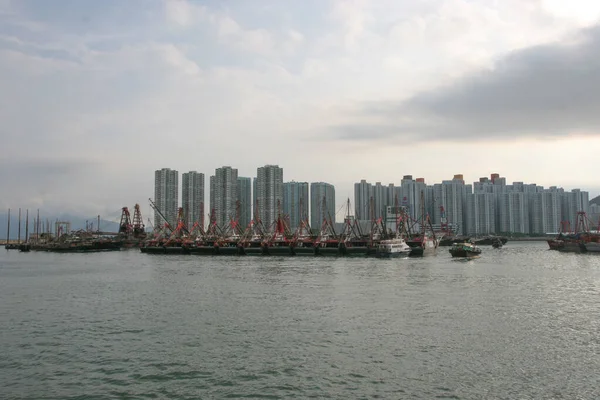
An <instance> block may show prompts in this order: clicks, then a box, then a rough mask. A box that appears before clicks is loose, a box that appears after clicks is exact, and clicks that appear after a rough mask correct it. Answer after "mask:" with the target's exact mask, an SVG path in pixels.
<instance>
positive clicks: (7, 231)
mask: <svg viewBox="0 0 600 400" xmlns="http://www.w3.org/2000/svg"><path fill="white" fill-rule="evenodd" d="M9 242H10V208H9V209H8V227H7V228H6V245H7V246H8V243H9Z"/></svg>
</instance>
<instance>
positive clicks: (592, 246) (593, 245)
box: [584, 242, 600, 253]
mask: <svg viewBox="0 0 600 400" xmlns="http://www.w3.org/2000/svg"><path fill="white" fill-rule="evenodd" d="M584 246H585V251H587V252H589V253H600V243H598V242H587V243H586V244H585V245H584Z"/></svg>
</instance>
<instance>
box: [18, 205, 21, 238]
mask: <svg viewBox="0 0 600 400" xmlns="http://www.w3.org/2000/svg"><path fill="white" fill-rule="evenodd" d="M18 237H19V241H18V243H19V244H21V208H20V207H19V233H18Z"/></svg>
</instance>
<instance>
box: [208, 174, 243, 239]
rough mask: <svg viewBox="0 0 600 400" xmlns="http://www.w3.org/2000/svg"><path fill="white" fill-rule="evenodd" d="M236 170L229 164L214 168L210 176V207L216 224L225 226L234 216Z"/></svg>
mask: <svg viewBox="0 0 600 400" xmlns="http://www.w3.org/2000/svg"><path fill="white" fill-rule="evenodd" d="M237 183H238V171H237V169H235V168H231V167H230V166H224V167H221V168H217V169H215V174H214V175H213V176H211V177H210V207H211V213H214V217H215V220H216V222H217V224H218V225H219V226H220V227H222V228H225V227H227V226H228V225H229V223H230V221H231V220H232V219H235V218H236V216H237V215H236V203H237V199H238V191H237Z"/></svg>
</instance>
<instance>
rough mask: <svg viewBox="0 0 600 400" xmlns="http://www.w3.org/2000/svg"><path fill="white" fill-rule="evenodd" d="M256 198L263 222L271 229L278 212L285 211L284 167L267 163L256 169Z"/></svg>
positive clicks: (266, 227)
mask: <svg viewBox="0 0 600 400" xmlns="http://www.w3.org/2000/svg"><path fill="white" fill-rule="evenodd" d="M256 200H257V201H258V212H259V215H260V219H261V221H262V224H263V226H264V227H265V229H267V230H268V231H271V230H272V225H273V223H274V222H275V221H276V219H277V216H278V213H279V212H281V213H283V168H279V166H278V165H265V166H264V167H259V168H258V169H257V170H256ZM255 206H256V204H255Z"/></svg>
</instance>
